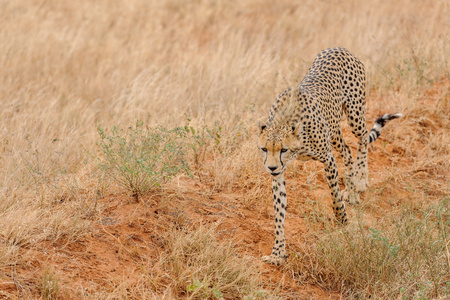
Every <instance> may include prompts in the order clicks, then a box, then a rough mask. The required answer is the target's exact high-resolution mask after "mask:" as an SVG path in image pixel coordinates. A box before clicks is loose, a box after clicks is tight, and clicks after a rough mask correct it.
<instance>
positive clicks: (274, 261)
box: [262, 255, 287, 266]
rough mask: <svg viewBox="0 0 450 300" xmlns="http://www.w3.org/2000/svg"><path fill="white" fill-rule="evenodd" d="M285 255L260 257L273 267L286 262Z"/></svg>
mask: <svg viewBox="0 0 450 300" xmlns="http://www.w3.org/2000/svg"><path fill="white" fill-rule="evenodd" d="M286 258H287V255H279V256H275V255H266V256H263V257H262V260H263V261H264V262H266V263H269V264H271V265H275V266H281V265H282V264H284V262H285V261H286Z"/></svg>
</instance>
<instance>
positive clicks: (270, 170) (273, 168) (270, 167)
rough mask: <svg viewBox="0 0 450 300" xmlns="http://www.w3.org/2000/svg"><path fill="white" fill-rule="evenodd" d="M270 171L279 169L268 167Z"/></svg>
mask: <svg viewBox="0 0 450 300" xmlns="http://www.w3.org/2000/svg"><path fill="white" fill-rule="evenodd" d="M267 168H268V169H269V170H270V171H272V172H273V171H275V170H276V169H277V167H267Z"/></svg>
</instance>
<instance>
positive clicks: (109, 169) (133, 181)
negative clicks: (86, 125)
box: [97, 121, 189, 199]
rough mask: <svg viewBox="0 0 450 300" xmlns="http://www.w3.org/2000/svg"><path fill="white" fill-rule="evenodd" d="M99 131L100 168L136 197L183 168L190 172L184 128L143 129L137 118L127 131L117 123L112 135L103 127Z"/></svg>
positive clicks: (99, 127)
mask: <svg viewBox="0 0 450 300" xmlns="http://www.w3.org/2000/svg"><path fill="white" fill-rule="evenodd" d="M97 130H98V133H99V135H100V140H99V141H98V142H97V146H98V147H99V149H100V151H101V152H102V156H101V158H100V159H99V160H98V165H99V167H100V169H101V170H103V171H104V173H105V174H106V176H107V177H109V178H110V179H112V180H113V181H114V182H116V183H118V184H119V185H121V186H123V187H125V188H126V189H127V190H129V191H130V192H131V193H132V195H133V196H134V197H135V198H136V199H138V198H139V196H141V195H143V194H145V193H147V192H149V191H151V190H153V189H155V188H156V187H158V186H160V185H161V183H165V182H167V181H168V180H170V179H171V178H172V177H174V176H175V175H177V174H178V173H180V172H182V171H184V172H186V173H188V174H189V166H188V164H187V162H186V160H185V156H184V148H185V144H186V143H187V139H186V131H185V130H184V129H182V128H175V129H172V130H168V129H166V128H164V127H161V126H158V127H155V128H144V126H143V122H142V121H137V122H136V126H135V127H130V128H128V129H127V130H126V131H124V130H123V129H119V128H117V127H116V126H114V127H113V128H112V130H111V133H110V134H108V133H107V131H106V130H104V129H103V128H102V127H101V126H98V127H97Z"/></svg>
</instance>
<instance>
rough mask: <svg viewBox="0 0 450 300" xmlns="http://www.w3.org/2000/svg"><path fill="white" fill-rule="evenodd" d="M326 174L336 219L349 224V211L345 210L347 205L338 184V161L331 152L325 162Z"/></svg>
mask: <svg viewBox="0 0 450 300" xmlns="http://www.w3.org/2000/svg"><path fill="white" fill-rule="evenodd" d="M323 164H324V167H325V173H326V175H327V182H328V186H329V188H330V192H331V200H332V201H333V204H332V207H333V211H334V214H335V216H336V218H337V219H338V220H339V221H340V222H341V223H342V224H346V223H347V222H348V216H347V211H346V210H345V203H344V201H343V200H342V195H341V192H340V189H339V184H338V170H337V166H336V160H335V158H334V156H333V154H332V153H331V152H329V153H328V155H327V157H326V159H325V160H324V161H323Z"/></svg>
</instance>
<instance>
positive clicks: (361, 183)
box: [355, 173, 369, 193]
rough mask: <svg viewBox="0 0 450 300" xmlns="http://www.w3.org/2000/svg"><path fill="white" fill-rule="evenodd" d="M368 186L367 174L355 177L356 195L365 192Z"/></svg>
mask: <svg viewBox="0 0 450 300" xmlns="http://www.w3.org/2000/svg"><path fill="white" fill-rule="evenodd" d="M368 186H369V176H368V173H361V174H358V173H357V174H356V176H355V188H356V191H357V192H358V193H362V192H365V191H366V190H367V187H368Z"/></svg>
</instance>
